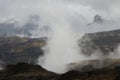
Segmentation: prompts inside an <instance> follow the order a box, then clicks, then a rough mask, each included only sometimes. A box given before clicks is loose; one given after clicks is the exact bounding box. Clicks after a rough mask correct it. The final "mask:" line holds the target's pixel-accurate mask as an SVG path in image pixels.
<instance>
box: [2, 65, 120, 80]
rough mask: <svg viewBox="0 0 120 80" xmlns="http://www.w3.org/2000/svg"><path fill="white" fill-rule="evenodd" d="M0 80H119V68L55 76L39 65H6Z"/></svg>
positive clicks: (70, 72)
mask: <svg viewBox="0 0 120 80" xmlns="http://www.w3.org/2000/svg"><path fill="white" fill-rule="evenodd" d="M0 80H120V67H117V66H115V67H108V68H104V69H98V70H93V71H85V72H80V71H69V72H67V73H64V74H56V73H53V72H49V71H47V70H45V69H43V68H42V67H40V66H39V65H33V64H26V63H18V64H16V65H8V66H7V69H6V70H3V71H0Z"/></svg>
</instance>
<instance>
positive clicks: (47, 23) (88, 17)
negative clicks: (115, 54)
mask: <svg viewBox="0 0 120 80" xmlns="http://www.w3.org/2000/svg"><path fill="white" fill-rule="evenodd" d="M111 1H112V0H111ZM0 2H1V3H0V4H1V5H0V11H1V14H0V22H1V23H3V22H7V21H8V20H9V19H14V20H15V21H17V22H15V24H17V26H16V25H15V28H16V29H17V30H18V29H21V28H22V29H23V30H22V31H24V30H25V29H30V27H27V28H25V27H26V26H27V25H25V24H27V23H29V22H30V23H32V22H31V21H30V20H29V18H30V16H31V15H37V17H39V19H35V21H33V23H32V24H30V25H32V27H31V29H30V30H28V33H30V35H31V36H30V37H37V38H38V37H46V36H47V37H48V40H47V45H46V46H45V47H44V48H43V50H44V52H45V55H44V56H43V57H40V59H39V63H38V64H40V65H41V66H43V67H44V68H46V69H47V70H50V71H53V72H57V73H64V72H66V65H67V64H69V63H72V62H76V61H83V60H86V59H90V58H91V57H90V58H86V57H85V56H83V55H82V54H81V50H80V49H79V47H78V39H80V38H82V36H84V34H86V33H93V32H99V31H109V30H114V29H119V21H120V20H119V17H120V15H119V13H120V12H119V10H118V9H119V8H120V6H119V5H118V4H119V3H120V2H119V1H118V0H117V1H112V2H114V3H112V2H110V1H108V0H106V1H105V0H96V1H95V0H92V1H89V0H84V1H83V0H21V1H16V0H9V1H8V0H6V1H5V0H0ZM98 3H100V4H103V3H104V5H103V6H101V5H97V4H98ZM107 3H108V4H107ZM4 4H5V5H4ZM3 8H4V9H3ZM115 8H116V9H115ZM95 15H100V16H101V17H102V19H103V20H104V22H103V23H96V22H94V16H95ZM4 24H6V23H4ZM33 24H34V25H33ZM89 24H90V25H89ZM35 26H36V27H35ZM16 29H15V30H14V31H16ZM25 32H26V31H25ZM15 34H17V33H15ZM20 35H23V36H24V35H25V33H24V32H23V34H20ZM111 54H112V53H111ZM95 58H98V56H95V57H94V56H93V57H92V59H95Z"/></svg>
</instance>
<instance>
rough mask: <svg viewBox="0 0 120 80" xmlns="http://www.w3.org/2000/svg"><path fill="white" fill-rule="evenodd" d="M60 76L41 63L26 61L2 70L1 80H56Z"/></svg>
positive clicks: (0, 73)
mask: <svg viewBox="0 0 120 80" xmlns="http://www.w3.org/2000/svg"><path fill="white" fill-rule="evenodd" d="M58 76H59V75H58V74H55V73H53V72H49V71H47V70H45V69H43V68H42V67H41V66H39V65H33V64H26V63H18V64H16V65H8V66H7V68H6V70H3V71H1V72H0V80H56V78H57V77H58Z"/></svg>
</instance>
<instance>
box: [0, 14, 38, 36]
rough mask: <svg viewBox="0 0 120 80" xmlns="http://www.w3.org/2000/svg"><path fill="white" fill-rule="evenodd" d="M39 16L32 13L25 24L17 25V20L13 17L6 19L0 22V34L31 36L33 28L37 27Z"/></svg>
mask: <svg viewBox="0 0 120 80" xmlns="http://www.w3.org/2000/svg"><path fill="white" fill-rule="evenodd" d="M38 21H39V16H37V15H34V16H30V17H29V19H28V20H27V21H26V23H25V24H23V25H21V26H19V22H18V21H17V20H14V19H10V20H6V21H4V22H0V36H3V37H5V36H7V37H8V36H16V35H23V36H29V37H30V36H31V35H32V33H31V31H32V30H35V29H36V28H37V27H38V23H37V22H38Z"/></svg>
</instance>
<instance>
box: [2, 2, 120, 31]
mask: <svg viewBox="0 0 120 80" xmlns="http://www.w3.org/2000/svg"><path fill="white" fill-rule="evenodd" d="M119 4H120V0H0V12H1V13H0V22H4V21H7V20H9V19H15V20H17V21H18V22H19V25H21V26H22V25H24V24H25V23H26V22H27V21H28V19H29V17H30V16H31V15H39V16H40V18H41V22H40V23H39V26H41V25H42V26H43V25H50V23H51V22H55V21H53V20H51V19H50V16H52V15H54V13H56V15H57V17H58V16H59V17H67V20H68V21H69V22H70V24H71V25H73V26H74V28H76V29H78V30H80V31H82V30H83V32H84V31H85V32H88V30H89V29H88V28H87V29H86V24H89V23H91V22H92V21H93V17H94V16H95V15H96V14H99V15H100V16H102V17H103V18H104V19H105V20H108V21H110V23H106V24H103V25H100V26H103V27H105V28H106V26H110V28H109V27H107V28H106V29H105V30H109V29H110V30H111V29H118V28H119V21H120V10H119V9H120V5H119ZM63 15H64V16H63ZM54 18H55V17H54ZM43 19H44V20H43ZM47 20H48V21H47ZM50 21H51V22H50ZM111 22H112V23H111ZM109 24H110V25H109ZM111 24H112V27H111ZM80 26H81V27H80ZM97 26H99V25H97ZM113 26H114V27H113ZM93 28H94V29H95V28H96V27H95V26H93V27H92V29H93ZM99 29H100V31H102V30H104V28H101V27H99ZM91 31H92V30H91ZM94 31H99V30H96V29H95V30H94ZM33 32H34V31H33ZM38 32H39V31H38ZM92 32H93V31H92Z"/></svg>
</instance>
